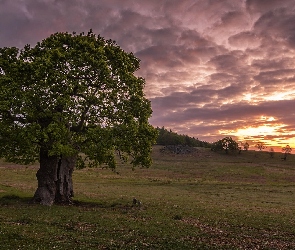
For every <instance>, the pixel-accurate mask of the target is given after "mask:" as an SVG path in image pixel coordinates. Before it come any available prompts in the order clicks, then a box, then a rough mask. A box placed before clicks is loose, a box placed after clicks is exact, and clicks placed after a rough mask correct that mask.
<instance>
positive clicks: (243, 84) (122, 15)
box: [0, 0, 295, 151]
mask: <svg viewBox="0 0 295 250" xmlns="http://www.w3.org/2000/svg"><path fill="white" fill-rule="evenodd" d="M294 24H295V1H294V0H99V1H97V0H0V47H12V46H15V47H19V48H23V47H24V46H25V45H26V44H31V45H32V46H33V45H35V44H36V43H37V42H38V41H41V40H42V39H45V38H46V37H48V36H50V35H51V34H53V33H56V32H70V33H71V32H73V31H75V32H77V33H79V32H85V33H86V32H88V31H89V30H90V29H92V30H93V32H94V33H95V34H100V35H101V36H103V37H104V38H106V39H112V40H115V41H116V42H117V44H118V45H119V46H120V47H121V48H122V49H124V50H125V51H127V52H133V53H134V54H135V55H136V56H137V57H138V58H139V59H140V60H141V68H140V70H139V71H137V72H136V74H137V75H138V76H141V77H144V78H145V80H146V86H145V94H146V97H147V98H148V99H149V100H150V101H151V104H152V109H153V115H152V117H151V119H150V123H151V124H152V125H153V126H158V127H163V126H164V127H165V128H167V129H171V130H172V131H174V132H177V133H179V134H186V135H189V136H192V137H195V138H198V139H200V140H204V141H208V142H214V141H216V140H219V139H221V138H223V137H226V136H231V137H233V138H234V139H235V140H237V141H238V142H245V141H247V142H250V145H252V144H253V145H254V144H255V143H257V142H259V141H263V142H264V143H265V144H266V145H269V146H278V147H280V148H281V147H284V146H286V145H287V144H289V145H290V146H291V147H293V148H295V25H294ZM294 151H295V150H294Z"/></svg>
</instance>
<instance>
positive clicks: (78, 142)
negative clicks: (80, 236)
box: [0, 31, 156, 168]
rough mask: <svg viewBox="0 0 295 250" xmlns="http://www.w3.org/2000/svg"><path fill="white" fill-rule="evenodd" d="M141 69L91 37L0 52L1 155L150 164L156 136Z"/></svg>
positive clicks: (65, 37) (54, 38) (63, 37)
mask: <svg viewBox="0 0 295 250" xmlns="http://www.w3.org/2000/svg"><path fill="white" fill-rule="evenodd" d="M139 63H140V61H139V59H138V58H136V57H135V56H134V55H133V54H132V53H126V52H124V51H123V50H122V49H121V48H120V47H119V46H118V45H116V44H115V42H113V41H111V40H105V39H104V38H102V37H100V36H96V35H95V34H93V33H92V32H91V31H90V32H89V33H88V34H87V35H84V34H79V35H77V34H74V33H73V34H69V33H56V34H53V35H51V36H50V37H48V38H46V39H45V40H43V41H42V42H39V43H37V45H36V46H35V47H30V46H29V45H27V46H25V47H24V48H23V49H22V50H19V49H18V48H0V138H1V140H0V157H4V158H5V159H6V160H8V161H12V162H17V163H30V162H34V161H36V160H38V159H39V151H40V149H41V148H43V149H45V150H47V151H49V153H50V155H56V156H59V155H68V156H71V155H78V154H79V153H82V154H83V155H86V156H87V157H85V158H83V159H86V160H87V162H88V163H91V164H92V165H97V164H102V163H106V164H107V165H109V166H110V167H113V168H114V167H115V165H116V162H115V155H116V152H120V155H121V156H122V158H123V159H125V160H126V159H127V158H128V157H131V161H132V163H133V165H134V166H137V165H142V166H149V165H150V164H151V159H150V156H149V154H150V151H151V146H152V145H153V143H154V141H155V138H156V131H155V129H154V128H153V127H152V126H151V125H150V124H149V123H148V118H149V117H150V116H151V114H152V110H151V105H150V102H149V101H148V100H147V99H146V98H145V96H144V93H143V88H144V85H145V81H144V79H143V78H141V77H136V76H135V75H134V73H135V71H136V70H138V69H139ZM80 165H83V164H80Z"/></svg>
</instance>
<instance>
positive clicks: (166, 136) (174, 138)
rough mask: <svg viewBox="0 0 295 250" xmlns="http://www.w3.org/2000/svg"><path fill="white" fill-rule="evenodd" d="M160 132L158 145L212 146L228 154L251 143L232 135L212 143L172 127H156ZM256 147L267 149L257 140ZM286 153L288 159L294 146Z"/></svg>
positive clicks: (288, 148) (240, 149) (212, 148)
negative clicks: (236, 138)
mask: <svg viewBox="0 0 295 250" xmlns="http://www.w3.org/2000/svg"><path fill="white" fill-rule="evenodd" d="M156 130H157V132H158V138H157V144H158V145H164V146H167V145H186V146H190V147H206V148H211V150H212V151H216V152H217V151H224V152H225V153H226V154H228V153H229V152H239V153H241V152H242V151H248V149H249V147H250V145H249V143H248V142H237V141H235V140H234V139H232V137H224V138H222V139H220V140H218V141H216V142H213V143H210V142H206V141H201V140H199V139H198V138H195V137H190V136H188V135H180V134H177V133H175V132H173V131H172V130H171V129H170V130H168V129H166V128H165V127H162V128H159V127H157V128H156ZM255 148H257V149H258V150H259V151H262V150H263V149H266V148H267V147H266V145H265V144H264V143H263V142H257V143H256V144H255ZM282 152H283V154H284V156H283V158H282V159H284V160H286V158H287V155H288V154H290V153H291V152H292V148H291V147H290V146H289V145H287V146H286V147H283V148H282ZM269 153H270V156H271V157H274V149H273V148H270V150H269Z"/></svg>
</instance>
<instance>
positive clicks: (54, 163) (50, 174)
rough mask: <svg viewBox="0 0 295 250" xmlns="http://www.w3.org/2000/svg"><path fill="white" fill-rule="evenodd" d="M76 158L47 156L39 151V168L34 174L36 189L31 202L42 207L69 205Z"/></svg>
mask: <svg viewBox="0 0 295 250" xmlns="http://www.w3.org/2000/svg"><path fill="white" fill-rule="evenodd" d="M75 164H76V157H75V156H72V157H63V156H49V155H48V151H47V150H44V149H41V150H40V168H39V170H38V172H37V174H36V176H37V180H38V188H37V190H36V192H35V195H34V198H33V201H34V202H38V203H40V204H43V205H52V204H53V203H60V204H71V202H72V197H73V196H74V192H73V181H72V173H73V170H74V167H75Z"/></svg>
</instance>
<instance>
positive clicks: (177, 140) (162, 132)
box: [156, 127, 211, 148]
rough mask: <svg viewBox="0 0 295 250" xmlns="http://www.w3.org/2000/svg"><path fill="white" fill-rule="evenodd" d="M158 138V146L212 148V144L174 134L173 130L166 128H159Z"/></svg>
mask: <svg viewBox="0 0 295 250" xmlns="http://www.w3.org/2000/svg"><path fill="white" fill-rule="evenodd" d="M156 130H157V131H158V138H157V141H156V143H157V144H158V145H164V146H167V145H187V146H190V147H207V148H210V147H211V143H209V142H206V141H201V140H199V139H198V138H195V137H190V136H188V135H180V134H177V133H175V132H173V131H172V130H171V129H170V130H167V129H166V128H165V127H162V128H159V127H157V128H156Z"/></svg>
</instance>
